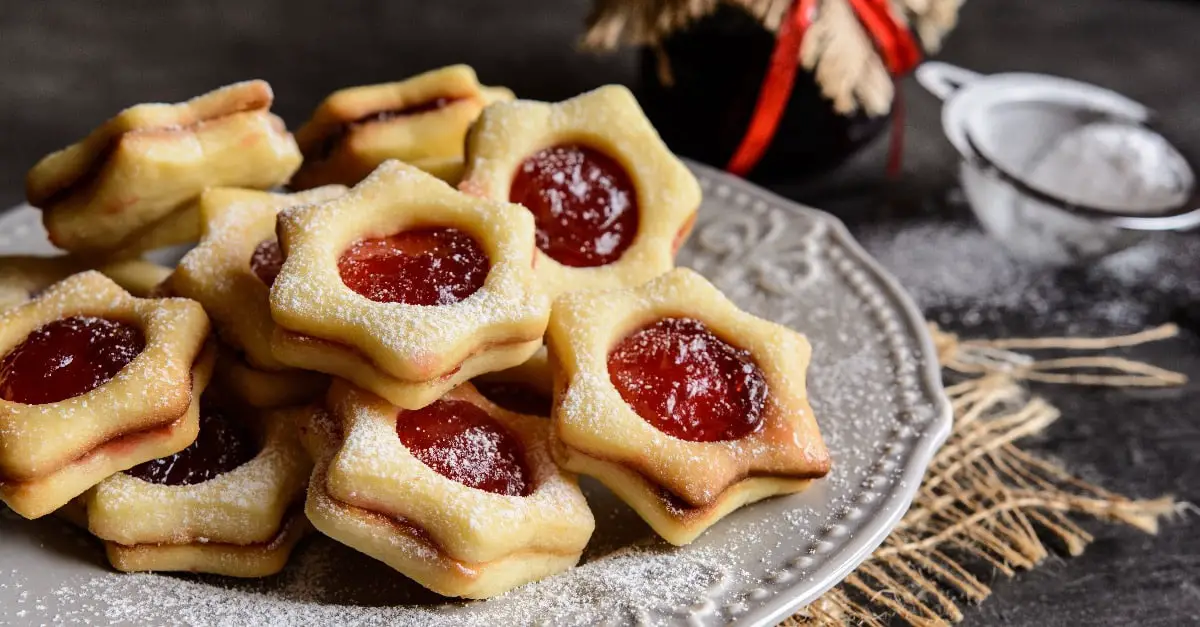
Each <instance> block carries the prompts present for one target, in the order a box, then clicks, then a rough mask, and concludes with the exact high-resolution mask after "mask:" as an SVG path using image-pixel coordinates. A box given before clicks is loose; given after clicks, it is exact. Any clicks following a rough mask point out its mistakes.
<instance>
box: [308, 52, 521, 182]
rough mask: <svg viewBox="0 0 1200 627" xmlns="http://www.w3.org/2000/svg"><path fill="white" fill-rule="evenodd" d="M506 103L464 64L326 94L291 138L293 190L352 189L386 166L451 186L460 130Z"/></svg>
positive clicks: (458, 167)
mask: <svg viewBox="0 0 1200 627" xmlns="http://www.w3.org/2000/svg"><path fill="white" fill-rule="evenodd" d="M512 97H513V95H512V92H510V91H508V90H507V89H505V88H502V87H484V86H482V85H480V84H479V80H478V79H477V78H476V77H475V70H473V69H471V68H470V67H468V66H466V65H453V66H450V67H445V68H441V69H438V70H432V71H429V72H425V73H424V74H419V75H417V76H414V77H412V78H409V79H406V80H403V81H399V82H395V83H385V84H382V85H367V86H364V87H351V88H348V89H342V90H340V91H337V92H334V93H333V94H331V95H330V96H329V97H328V98H326V99H325V101H324V102H322V103H321V105H320V106H319V107H317V110H316V111H315V112H314V113H313V117H312V119H311V120H309V121H308V123H306V124H305V125H304V126H302V127H301V128H300V130H298V131H296V140H297V141H298V142H299V143H300V149H301V151H303V153H304V165H303V166H302V167H301V168H300V171H299V172H297V173H296V180H295V182H294V184H295V186H297V187H298V188H300V189H304V188H308V187H315V186H317V185H328V184H331V183H340V184H343V185H354V184H356V183H358V182H359V181H361V180H362V179H364V178H366V176H367V175H368V174H370V173H371V171H372V170H374V169H375V168H376V167H378V166H379V164H381V163H383V162H384V161H386V160H388V159H399V160H400V161H404V162H405V163H408V164H411V165H414V166H416V167H418V168H421V169H422V170H425V171H426V172H429V173H430V174H433V175H434V176H437V177H438V178H441V179H443V180H446V181H450V182H455V181H457V180H458V178H459V175H460V174H461V173H462V160H463V137H464V136H465V135H466V134H467V127H469V126H470V125H471V123H472V122H474V121H475V118H476V117H478V116H479V112H480V111H482V110H483V108H484V107H486V106H487V105H489V104H491V103H492V102H496V101H499V100H512Z"/></svg>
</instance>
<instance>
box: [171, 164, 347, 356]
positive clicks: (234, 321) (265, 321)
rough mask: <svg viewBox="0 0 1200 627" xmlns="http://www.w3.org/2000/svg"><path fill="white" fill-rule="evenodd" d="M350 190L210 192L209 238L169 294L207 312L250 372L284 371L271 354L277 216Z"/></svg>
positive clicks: (205, 205)
mask: <svg viewBox="0 0 1200 627" xmlns="http://www.w3.org/2000/svg"><path fill="white" fill-rule="evenodd" d="M345 192H346V188H345V187H342V186H340V185H333V186H329V187H319V188H316V189H312V190H309V191H307V192H300V193H298V194H274V193H270V192H261V191H255V190H249V189H233V188H212V189H208V190H206V191H205V192H204V193H203V194H202V195H201V196H200V199H199V201H198V205H199V210H200V216H201V221H202V223H203V225H204V226H203V235H202V237H201V240H200V243H199V244H197V245H196V247H195V248H193V249H192V250H190V251H188V253H187V254H186V255H184V257H183V259H182V260H180V262H179V267H178V268H176V270H175V273H174V274H173V275H171V279H170V281H169V283H168V289H169V290H170V291H171V292H172V293H173V294H177V295H179V296H184V297H186V298H191V299H193V300H195V301H197V302H199V303H200V304H201V305H203V306H204V309H205V311H207V312H208V315H209V317H211V318H212V323H213V327H215V328H216V330H217V334H218V335H219V336H220V338H221V340H222V341H223V342H225V344H227V345H229V346H231V347H233V348H235V349H237V350H238V351H240V352H241V353H242V354H243V355H244V356H245V357H244V359H245V361H246V362H248V364H249V365H250V366H251V367H254V368H257V369H259V370H266V371H281V370H285V369H287V366H286V365H285V364H283V363H281V362H280V361H279V360H277V359H276V358H275V356H274V354H273V353H272V351H271V336H272V334H273V333H274V331H275V322H274V321H273V320H272V319H271V306H270V302H269V300H270V290H271V285H272V284H273V283H274V282H275V275H276V274H278V272H279V266H280V264H282V263H283V256H282V253H280V250H279V243H278V241H276V239H275V218H276V215H277V214H278V213H279V212H280V211H281V210H282V209H284V208H286V207H293V206H297V205H308V204H313V203H320V202H324V201H326V200H329V199H332V198H336V197H338V196H340V195H342V194H344V193H345Z"/></svg>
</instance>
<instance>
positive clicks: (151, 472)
mask: <svg viewBox="0 0 1200 627" xmlns="http://www.w3.org/2000/svg"><path fill="white" fill-rule="evenodd" d="M256 455H258V444H257V442H256V441H255V438H254V434H253V433H251V431H250V429H249V428H248V427H247V426H246V425H244V424H242V423H241V422H238V420H237V417H236V416H233V415H231V414H229V413H227V412H225V411H224V410H222V409H220V408H215V407H209V406H208V405H207V404H204V403H202V405H201V408H200V434H199V435H198V436H197V437H196V441H195V442H193V443H192V444H191V446H189V447H187V448H185V449H183V450H182V451H179V452H178V453H176V454H174V455H170V456H168V457H161V458H159V459H154V460H150V461H148V462H146V463H144V464H139V465H137V466H134V467H133V468H130V469H129V470H126V471H125V472H126V473H127V474H129V475H131V476H134V477H137V478H138V479H141V480H142V481H148V482H150V483H158V484H162V485H195V484H197V483H203V482H205V481H209V480H211V479H215V478H217V477H219V476H221V475H223V474H225V473H227V472H229V471H231V470H233V469H235V468H237V467H239V466H241V465H242V464H245V463H246V462H248V461H250V460H252V459H254V456H256Z"/></svg>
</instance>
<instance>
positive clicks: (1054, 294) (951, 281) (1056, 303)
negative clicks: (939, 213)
mask: <svg viewBox="0 0 1200 627" xmlns="http://www.w3.org/2000/svg"><path fill="white" fill-rule="evenodd" d="M861 236H862V243H863V246H864V247H865V248H866V249H867V250H868V251H870V252H871V253H872V254H873V255H875V256H876V258H877V259H879V261H880V262H881V263H882V264H883V265H884V266H886V267H887V268H888V269H889V270H890V271H891V272H892V273H893V274H895V276H896V278H897V279H899V280H900V283H901V284H903V285H904V287H905V289H907V290H908V292H909V294H911V295H912V297H913V298H914V299H915V300H916V301H917V303H918V304H919V305H920V306H921V307H922V308H923V309H925V310H926V311H927V312H930V313H931V314H932V315H933V316H934V317H935V320H937V321H938V322H944V323H951V324H954V325H955V326H957V327H959V328H961V327H971V326H975V325H978V324H981V323H984V322H987V321H991V322H995V321H996V320H998V318H999V317H1000V316H1003V315H1005V314H1006V313H1009V314H1011V313H1016V312H1019V313H1021V314H1023V316H1024V317H1027V318H1029V319H1030V320H1032V321H1036V323H1037V324H1039V325H1044V326H1046V327H1049V328H1054V329H1056V330H1057V331H1059V332H1062V331H1063V330H1064V329H1065V330H1066V331H1070V330H1071V328H1072V327H1073V326H1074V325H1077V324H1080V323H1081V322H1082V321H1088V320H1092V321H1099V322H1102V323H1104V324H1105V325H1107V326H1109V327H1111V328H1112V330H1113V331H1114V332H1120V331H1123V330H1126V329H1133V328H1134V327H1139V326H1141V325H1144V324H1145V323H1146V322H1144V321H1146V320H1148V319H1151V318H1153V317H1154V316H1155V314H1156V312H1157V311H1159V310H1161V308H1162V303H1164V302H1171V301H1175V302H1179V303H1181V305H1185V304H1186V303H1188V302H1195V301H1196V300H1197V299H1198V298H1200V277H1197V276H1196V275H1195V272H1194V268H1195V267H1196V264H1197V263H1200V241H1197V240H1196V238H1193V237H1187V236H1183V235H1179V234H1175V233H1161V234H1153V235H1151V236H1149V237H1148V238H1147V239H1146V240H1145V241H1143V242H1141V243H1139V244H1137V245H1136V246H1134V247H1132V248H1129V249H1126V250H1124V251H1121V252H1118V253H1116V254H1114V255H1110V256H1108V257H1106V258H1103V259H1101V260H1099V261H1097V262H1095V263H1093V264H1090V265H1089V266H1087V267H1079V268H1052V267H1043V266H1039V265H1037V264H1034V263H1030V262H1026V261H1022V260H1019V259H1015V258H1013V257H1012V256H1010V255H1009V254H1008V252H1007V251H1006V250H1005V249H1004V247H1003V245H1002V244H1001V243H1000V242H998V241H996V240H995V239H993V238H991V237H990V236H989V235H988V234H987V233H985V232H984V231H983V230H981V229H980V228H979V227H978V226H975V225H973V224H969V223H966V224H964V223H961V222H948V221H945V220H941V219H923V220H917V221H914V222H912V223H909V224H907V225H905V226H903V227H902V228H899V229H897V228H896V227H895V226H894V225H889V226H888V227H886V228H884V227H878V228H875V227H869V228H867V229H865V230H864V232H863V233H862V234H861ZM1079 293H1088V294H1091V295H1092V296H1091V297H1090V298H1087V299H1080V298H1075V297H1074V296H1073V294H1079ZM1148 294H1156V295H1157V296H1155V297H1154V298H1149V297H1148V296H1147V295H1148ZM943 314H945V315H948V316H952V318H948V319H945V320H941V319H939V318H940V316H941V315H943ZM1158 315H1161V313H1159V314H1158ZM1154 322H1161V319H1160V320H1150V323H1151V324H1153V323H1154Z"/></svg>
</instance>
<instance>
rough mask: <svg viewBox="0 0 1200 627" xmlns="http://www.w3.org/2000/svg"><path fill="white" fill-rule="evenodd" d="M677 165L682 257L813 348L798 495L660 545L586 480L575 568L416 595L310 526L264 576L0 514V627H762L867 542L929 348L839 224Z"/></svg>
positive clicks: (27, 234) (929, 397)
mask: <svg viewBox="0 0 1200 627" xmlns="http://www.w3.org/2000/svg"><path fill="white" fill-rule="evenodd" d="M693 169H694V170H695V172H696V174H697V176H698V177H699V179H700V182H701V186H702V187H703V189H704V192H705V200H704V205H703V206H702V208H701V211H700V215H699V219H698V221H697V224H696V229H695V232H694V234H693V235H692V237H691V239H690V241H689V242H688V244H687V245H686V246H685V248H684V249H683V250H682V251H681V254H680V262H681V263H682V264H684V265H688V266H691V267H693V268H695V269H697V270H699V271H700V272H702V273H703V274H704V275H706V276H708V277H709V278H710V279H711V280H713V282H714V283H716V285H717V286H718V287H720V288H721V289H722V290H724V291H725V292H726V293H727V294H729V295H730V296H731V297H732V298H733V300H735V301H736V302H737V303H738V304H739V305H741V306H742V307H744V308H746V309H748V310H749V311H751V312H753V313H755V314H757V315H760V316H764V317H766V318H770V319H773V320H777V321H779V322H782V323H784V324H787V325H789V326H792V327H794V328H796V329H799V330H800V331H802V332H804V333H805V334H807V335H808V337H809V338H810V340H811V342H812V344H813V347H814V363H813V365H812V368H811V370H810V373H809V382H810V390H811V394H812V403H813V406H814V409H815V412H816V415H817V418H818V421H819V422H820V425H821V430H822V432H823V433H824V435H825V438H826V441H827V443H828V446H829V449H830V451H831V453H832V456H833V460H834V469H833V471H832V473H831V474H830V476H829V477H827V478H826V479H824V480H822V481H819V482H817V483H816V484H815V485H814V487H812V488H811V489H809V490H808V491H807V492H805V493H803V494H799V495H794V496H789V497H784V498H777V499H771V500H768V501H765V502H762V503H759V504H756V505H753V506H750V507H746V508H744V509H742V510H740V511H738V512H735V513H734V514H733V515H731V516H729V517H728V518H726V519H725V520H724V521H722V522H721V523H719V524H718V525H716V526H715V527H714V528H713V529H711V530H709V531H708V532H707V533H705V534H704V535H703V536H701V537H700V538H699V539H698V540H697V541H696V542H695V543H693V544H692V545H690V546H687V547H683V548H670V547H667V546H666V545H664V544H663V543H661V542H658V541H655V540H654V539H653V535H652V533H651V532H650V531H649V528H648V527H646V526H645V524H643V523H642V522H641V521H640V520H639V519H638V518H637V517H636V516H635V515H634V514H633V512H632V511H631V510H629V509H628V508H627V507H625V506H624V505H622V504H621V503H619V502H617V501H616V500H615V499H614V498H613V497H612V496H611V495H609V494H608V493H607V492H605V491H604V490H602V489H600V488H598V487H596V486H595V485H592V484H590V483H585V487H586V488H587V489H588V491H589V499H590V501H591V503H592V506H593V509H594V510H595V512H596V518H597V530H596V535H595V537H594V538H593V541H592V544H591V545H590V546H589V549H588V552H587V554H586V555H585V558H584V562H585V563H584V565H582V566H581V567H580V568H577V569H575V570H574V571H572V572H570V573H566V574H564V575H560V576H558V577H554V578H551V579H549V580H546V581H543V582H539V583H534V584H531V585H529V586H525V587H524V588H521V589H519V590H516V591H514V592H512V593H509V594H508V595H505V596H503V597H500V598H497V599H492V600H489V601H483V602H472V603H455V602H446V601H444V600H441V599H437V598H431V597H430V595H429V594H427V593H423V592H422V591H421V590H420V589H419V588H418V587H417V586H416V585H414V584H412V583H411V582H409V581H408V580H406V579H404V578H403V577H401V576H399V575H396V574H395V573H393V572H392V571H389V570H387V569H386V568H385V567H382V566H380V565H379V564H378V563H376V562H374V561H372V560H370V559H368V558H365V557H363V556H360V555H357V554H354V553H352V552H350V551H349V550H346V549H343V548H342V547H340V546H338V545H335V544H333V543H332V542H330V541H328V540H324V539H318V540H314V541H311V542H309V543H307V544H306V545H303V546H302V547H301V549H300V550H299V551H298V553H297V555H296V556H295V557H294V559H293V564H292V565H290V566H289V569H288V571H285V573H284V574H283V575H281V576H279V577H276V578H273V579H270V580H267V581H266V582H231V581H229V580H221V579H217V578H208V577H181V576H157V575H121V574H116V573H112V572H111V571H110V570H109V569H108V568H107V567H106V565H105V563H104V560H103V555H102V552H101V551H100V550H99V549H98V548H97V547H96V545H95V543H94V542H92V541H90V539H89V538H86V537H85V534H82V533H81V532H77V531H74V530H72V529H69V528H68V527H67V526H66V525H65V524H63V523H60V522H58V521H56V520H43V521H37V522H28V521H24V520H20V519H18V518H17V517H16V516H15V515H14V514H12V513H11V512H9V511H8V510H3V513H0V623H6V622H7V623H11V624H39V623H55V624H64V623H66V624H71V623H80V624H82V623H84V622H85V621H89V622H91V623H92V624H105V623H111V622H122V623H136V624H247V623H254V624H259V623H261V624H273V625H283V624H296V625H305V626H306V627H312V626H314V625H318V624H345V623H354V624H363V625H373V624H403V623H416V624H479V625H506V624H517V623H534V624H553V625H560V624H580V625H591V624H626V623H651V624H662V623H690V624H702V625H708V624H713V625H715V624H724V623H727V622H730V621H735V622H737V623H738V624H744V625H768V624H774V623H775V622H778V621H780V620H782V619H783V618H785V617H786V616H788V615H789V614H790V613H792V612H793V611H795V610H796V609H797V608H799V607H801V606H803V605H805V604H806V603H808V602H810V601H812V600H813V599H815V598H817V597H818V596H819V595H820V594H821V593H822V592H824V591H826V590H828V589H829V588H830V587H832V586H833V585H835V584H836V583H837V582H838V581H840V580H841V579H842V578H843V577H845V576H846V575H847V574H848V573H849V572H850V571H851V570H853V569H854V567H855V566H856V565H857V564H858V563H859V562H861V561H862V560H863V559H864V558H866V557H867V555H869V554H870V552H871V551H872V550H873V549H874V548H875V547H876V546H878V545H879V544H880V542H882V541H883V539H884V538H885V537H886V536H887V534H888V531H889V530H890V529H891V528H892V527H893V525H895V523H896V521H897V520H899V518H900V516H901V515H902V514H903V513H904V511H905V510H906V509H907V508H908V505H909V503H910V501H911V500H912V498H913V495H914V494H915V493H916V491H917V488H918V486H919V484H920V481H921V477H922V474H923V473H924V471H925V468H926V466H927V465H928V463H929V460H930V458H931V456H932V454H933V452H934V451H935V450H936V449H937V447H938V446H939V445H941V443H942V442H943V441H944V440H945V438H946V436H947V435H948V434H949V431H950V421H951V418H950V406H949V403H948V401H947V400H946V398H945V395H944V393H943V391H942V387H941V382H940V377H939V373H938V369H937V365H936V354H935V352H934V349H933V345H932V343H931V341H930V338H929V336H928V334H927V332H926V330H925V323H924V321H923V319H922V317H921V315H920V313H919V312H918V310H917V309H916V308H915V307H914V306H913V304H912V302H911V301H910V300H909V298H908V297H907V296H906V295H905V294H904V292H903V291H902V290H901V289H900V288H899V286H898V285H897V284H896V282H895V281H894V280H893V279H892V278H891V277H889V276H888V275H887V274H886V273H885V272H884V271H883V270H882V269H881V268H880V267H879V265H878V264H877V263H876V262H874V261H873V260H872V259H871V258H870V257H868V256H867V254H866V253H865V252H863V250H862V249H861V248H860V247H859V246H858V244H857V243H855V241H854V240H853V239H852V238H851V237H850V235H849V233H848V232H847V231H846V229H845V228H844V227H843V226H842V224H841V223H840V222H838V221H837V220H836V219H834V218H832V217H831V216H829V215H827V214H825V213H822V212H820V211H816V210H813V209H809V208H806V207H801V206H798V205H796V204H794V203H792V202H789V201H787V200H784V199H782V198H779V197H777V196H774V195H772V194H770V193H768V192H765V191H763V190H761V189H759V188H757V187H754V186H753V185H750V184H748V183H746V182H744V181H741V180H740V179H736V178H733V177H730V176H728V175H725V174H723V173H721V172H718V171H716V170H713V169H710V168H706V167H703V166H693ZM51 251H52V249H51V248H50V246H49V244H48V243H47V242H46V239H45V235H44V233H43V231H42V229H41V226H40V224H39V219H38V214H37V213H36V212H35V211H34V210H32V209H30V208H28V207H23V208H17V209H15V210H13V211H11V212H9V213H6V214H4V215H2V216H0V254H14V253H50V252H51Z"/></svg>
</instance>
